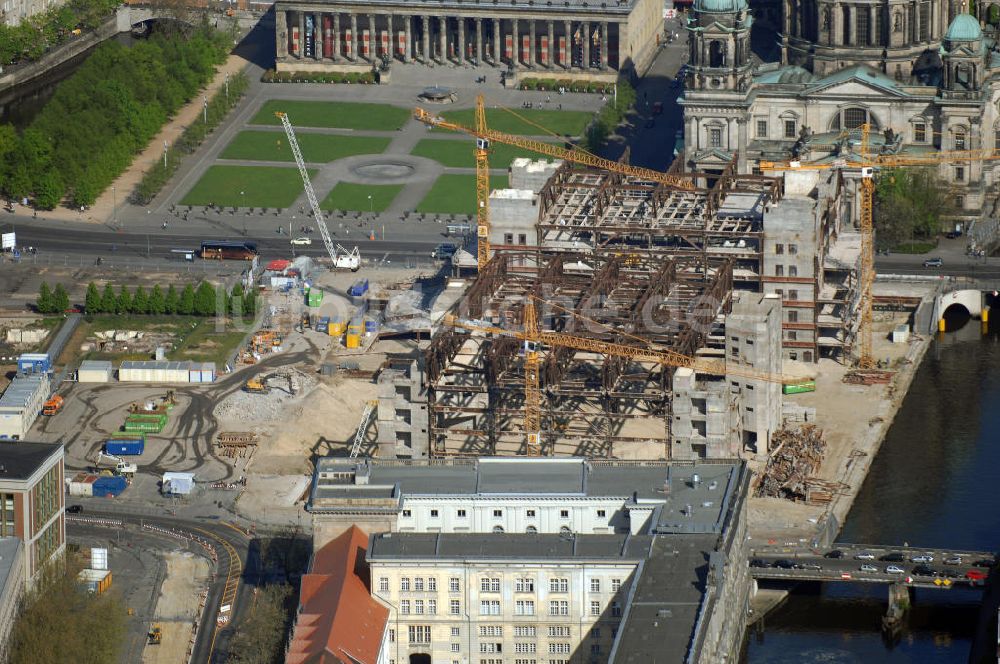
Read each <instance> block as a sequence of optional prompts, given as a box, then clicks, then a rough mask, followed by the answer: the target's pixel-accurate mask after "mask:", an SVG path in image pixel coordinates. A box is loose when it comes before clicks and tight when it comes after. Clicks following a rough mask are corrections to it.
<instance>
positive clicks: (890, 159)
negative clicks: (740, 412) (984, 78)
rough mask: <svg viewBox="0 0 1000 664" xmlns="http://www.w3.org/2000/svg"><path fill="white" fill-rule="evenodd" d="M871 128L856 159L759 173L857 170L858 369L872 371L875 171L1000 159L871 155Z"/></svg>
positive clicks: (967, 154) (766, 165) (765, 164)
mask: <svg viewBox="0 0 1000 664" xmlns="http://www.w3.org/2000/svg"><path fill="white" fill-rule="evenodd" d="M870 134H871V125H869V124H863V125H861V144H860V146H859V149H858V152H859V157H860V158H857V159H851V158H849V159H838V160H837V161H834V162H831V163H826V164H804V163H802V162H799V161H784V162H774V161H761V162H760V169H761V171H764V172H766V171H821V170H830V169H833V168H840V169H851V170H858V171H859V172H860V174H861V197H860V222H861V223H860V226H861V274H860V275H859V282H860V286H861V302H860V306H861V317H860V325H859V326H858V336H859V337H860V342H859V343H860V346H861V349H860V352H859V353H858V367H859V368H860V369H862V370H868V369H873V368H875V357H874V355H873V354H872V303H873V297H872V285H873V284H874V283H875V226H874V220H873V213H872V211H873V208H874V194H875V179H874V178H875V171H876V169H882V168H896V167H901V166H936V165H938V164H949V163H957V162H971V161H987V160H991V159H1000V151H997V150H988V149H981V150H942V151H939V152H934V153H928V154H924V155H906V154H872V152H871V149H870V145H869V137H870Z"/></svg>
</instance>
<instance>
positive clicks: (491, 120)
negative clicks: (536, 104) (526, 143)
mask: <svg viewBox="0 0 1000 664" xmlns="http://www.w3.org/2000/svg"><path fill="white" fill-rule="evenodd" d="M517 114H518V115H520V116H522V117H524V118H525V119H526V120H528V121H529V122H525V121H524V120H521V119H520V118H518V117H515V116H514V115H511V113H510V112H508V111H506V110H503V109H497V108H488V109H486V124H487V125H488V126H489V128H490V129H494V130H496V131H502V132H504V133H506V134H523V135H527V136H531V135H534V136H547V135H549V134H550V133H552V132H554V133H556V134H559V135H560V136H580V135H581V134H583V130H584V128H586V126H587V123H588V122H590V119H591V118H592V117H594V114H593V113H588V112H586V111H548V110H537V109H530V110H529V109H518V110H517ZM441 115H442V116H443V117H444V119H446V120H450V121H452V122H457V123H458V124H460V125H464V126H466V127H474V126H475V122H476V120H475V110H474V109H471V108H466V109H463V110H461V111H445V112H444V113H442V114H441ZM531 123H534V125H541V126H542V127H544V128H545V129H547V130H548V131H547V132H546V131H545V130H544V129H539V128H538V127H536V126H534V125H533V124H531ZM434 131H449V130H447V129H440V130H439V129H435V130H434Z"/></svg>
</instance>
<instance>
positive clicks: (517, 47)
mask: <svg viewBox="0 0 1000 664" xmlns="http://www.w3.org/2000/svg"><path fill="white" fill-rule="evenodd" d="M510 32H511V42H513V44H514V49H513V51H514V53H513V54H512V55H513V57H511V59H510V66H511V67H513V68H514V69H517V65H518V63H519V62H520V61H521V38H520V35H518V34H517V19H516V18H512V19H511V20H510Z"/></svg>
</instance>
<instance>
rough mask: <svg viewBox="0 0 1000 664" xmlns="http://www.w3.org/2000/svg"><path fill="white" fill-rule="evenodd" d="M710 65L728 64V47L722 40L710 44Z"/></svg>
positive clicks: (723, 65) (722, 65) (721, 65)
mask: <svg viewBox="0 0 1000 664" xmlns="http://www.w3.org/2000/svg"><path fill="white" fill-rule="evenodd" d="M708 66H709V67H725V66H726V47H725V46H724V45H723V44H722V42H720V41H713V42H712V43H710V44H709V45H708Z"/></svg>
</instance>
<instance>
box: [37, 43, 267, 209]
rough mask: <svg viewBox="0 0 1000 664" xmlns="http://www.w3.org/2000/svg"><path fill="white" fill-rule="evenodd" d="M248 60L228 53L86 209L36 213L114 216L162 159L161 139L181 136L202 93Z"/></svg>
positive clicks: (196, 113)
mask: <svg viewBox="0 0 1000 664" xmlns="http://www.w3.org/2000/svg"><path fill="white" fill-rule="evenodd" d="M247 64H249V62H248V61H247V60H246V59H244V58H243V57H242V56H239V55H230V56H229V57H228V58H227V59H226V61H225V62H224V63H223V64H222V66H221V67H219V70H218V71H217V72H216V74H215V78H213V79H212V80H211V82H209V84H208V86H207V87H206V88H204V89H203V90H202V91H201V93H199V94H198V95H196V96H195V98H194V99H192V100H191V101H190V102H189V103H188V104H187V105H186V106H183V107H182V108H181V109H180V110H179V111H178V112H177V114H176V115H174V117H173V118H172V119H171V120H170V122H168V123H167V124H166V125H164V127H163V128H162V129H161V130H160V133H158V134H157V135H156V136H155V137H154V138H153V140H151V141H150V142H149V145H147V146H146V149H145V150H143V151H142V152H141V153H140V154H139V155H137V156H136V157H135V159H134V160H133V161H132V165H131V166H129V167H128V168H127V169H126V170H125V172H124V173H122V174H121V175H119V176H118V178H117V179H116V180H115V181H114V182H113V183H111V186H110V187H108V188H107V189H105V190H104V192H103V193H102V194H101V195H100V196H99V197H98V199H97V200H96V201H95V202H94V204H93V205H91V206H90V207H89V208H87V209H86V211H84V212H83V213H82V214H81V213H80V211H79V210H71V209H69V208H65V207H57V208H56V209H55V210H48V211H45V212H42V213H40V214H39V215H38V216H39V218H42V219H56V220H61V221H88V222H92V223H100V224H103V223H108V222H110V221H111V219H112V218H113V216H114V214H113V213H114V210H113V208H114V207H115V206H117V208H118V209H119V210H120V209H121V208H122V207H123V206H124V205H126V202H127V200H128V197H129V195H130V194H131V193H132V190H133V189H134V188H135V186H136V185H137V184H138V183H139V181H140V180H142V176H143V173H145V172H146V171H147V170H149V168H150V167H151V166H152V165H153V164H154V163H155V162H156V161H157V160H159V159H163V142H164V141H166V142H167V145H168V146H172V145H173V144H174V142H176V141H177V139H178V138H180V136H181V134H182V133H184V130H185V129H186V128H187V127H188V125H190V124H192V123H193V122H196V121H197V120H198V118H199V117H200V116H201V114H202V111H203V109H204V106H205V101H204V99H205V97H211V96H212V95H214V94H215V93H216V92H217V91H218V90H220V89H222V87H223V86H224V85H225V83H226V76H227V75H228V76H233V75H235V74H237V73H239V72H240V71H242V70H243V68H244V67H246V66H247Z"/></svg>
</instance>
